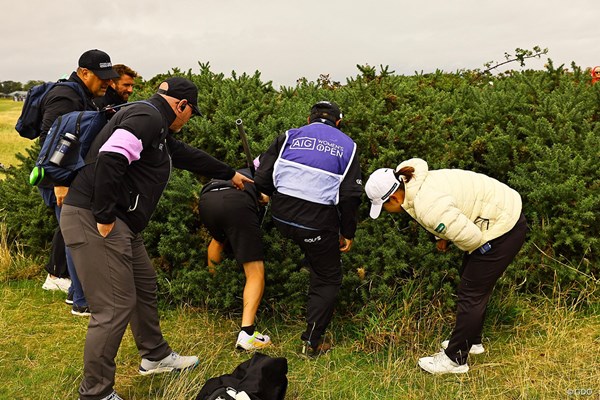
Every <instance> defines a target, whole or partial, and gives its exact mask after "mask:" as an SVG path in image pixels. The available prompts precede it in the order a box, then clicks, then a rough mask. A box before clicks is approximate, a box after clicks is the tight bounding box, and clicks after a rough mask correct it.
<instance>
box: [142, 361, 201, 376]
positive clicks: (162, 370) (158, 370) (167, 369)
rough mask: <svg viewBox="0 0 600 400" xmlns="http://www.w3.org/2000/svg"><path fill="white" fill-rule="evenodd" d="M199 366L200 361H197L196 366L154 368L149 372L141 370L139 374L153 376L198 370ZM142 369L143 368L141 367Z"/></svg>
mask: <svg viewBox="0 0 600 400" xmlns="http://www.w3.org/2000/svg"><path fill="white" fill-rule="evenodd" d="M198 364H200V360H198V361H196V362H195V363H194V364H192V365H190V366H187V367H184V368H175V367H158V368H153V369H149V370H145V369H144V370H143V369H139V370H138V371H139V373H140V375H152V374H163V373H166V372H173V371H175V372H179V371H185V370H188V369H193V368H196V367H197V366H198ZM140 368H141V367H140Z"/></svg>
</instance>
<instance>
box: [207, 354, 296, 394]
mask: <svg viewBox="0 0 600 400" xmlns="http://www.w3.org/2000/svg"><path fill="white" fill-rule="evenodd" d="M287 372H288V365H287V359H285V358H283V357H276V358H272V357H269V356H267V355H265V354H262V353H258V352H256V353H254V355H253V356H252V358H250V359H249V360H246V361H244V362H243V363H241V364H240V365H238V366H237V367H236V368H235V369H234V370H233V372H232V373H231V374H225V375H221V376H218V377H215V378H210V379H209V380H208V381H206V383H205V384H204V386H202V388H201V389H200V393H198V396H196V400H233V399H235V400H284V399H285V392H286V390H287V386H288V379H287V376H286V374H287Z"/></svg>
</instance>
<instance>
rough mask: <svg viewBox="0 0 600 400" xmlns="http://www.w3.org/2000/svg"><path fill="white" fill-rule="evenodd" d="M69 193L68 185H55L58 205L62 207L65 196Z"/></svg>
mask: <svg viewBox="0 0 600 400" xmlns="http://www.w3.org/2000/svg"><path fill="white" fill-rule="evenodd" d="M67 193H69V187H68V186H54V195H55V196H56V205H57V206H59V207H62V205H63V201H64V200H65V197H67Z"/></svg>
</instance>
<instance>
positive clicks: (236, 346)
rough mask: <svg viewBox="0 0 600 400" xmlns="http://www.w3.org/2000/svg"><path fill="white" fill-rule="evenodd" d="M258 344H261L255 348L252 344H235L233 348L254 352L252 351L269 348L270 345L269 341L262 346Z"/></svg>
mask: <svg viewBox="0 0 600 400" xmlns="http://www.w3.org/2000/svg"><path fill="white" fill-rule="evenodd" d="M259 343H260V344H261V345H260V346H256V345H254V344H250V345H244V344H243V343H236V344H235V348H236V349H238V350H246V351H254V350H260V349H264V348H265V347H269V346H270V345H271V342H270V341H268V342H266V343H264V344H263V343H262V342H259ZM246 346H247V347H246Z"/></svg>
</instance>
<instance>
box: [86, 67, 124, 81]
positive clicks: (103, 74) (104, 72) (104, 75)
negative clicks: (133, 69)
mask: <svg viewBox="0 0 600 400" xmlns="http://www.w3.org/2000/svg"><path fill="white" fill-rule="evenodd" d="M90 71H92V72H93V73H94V75H96V76H97V77H98V78H100V79H117V78H119V77H120V76H121V75H119V74H118V73H117V72H116V71H115V70H114V69H112V68H110V69H90Z"/></svg>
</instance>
